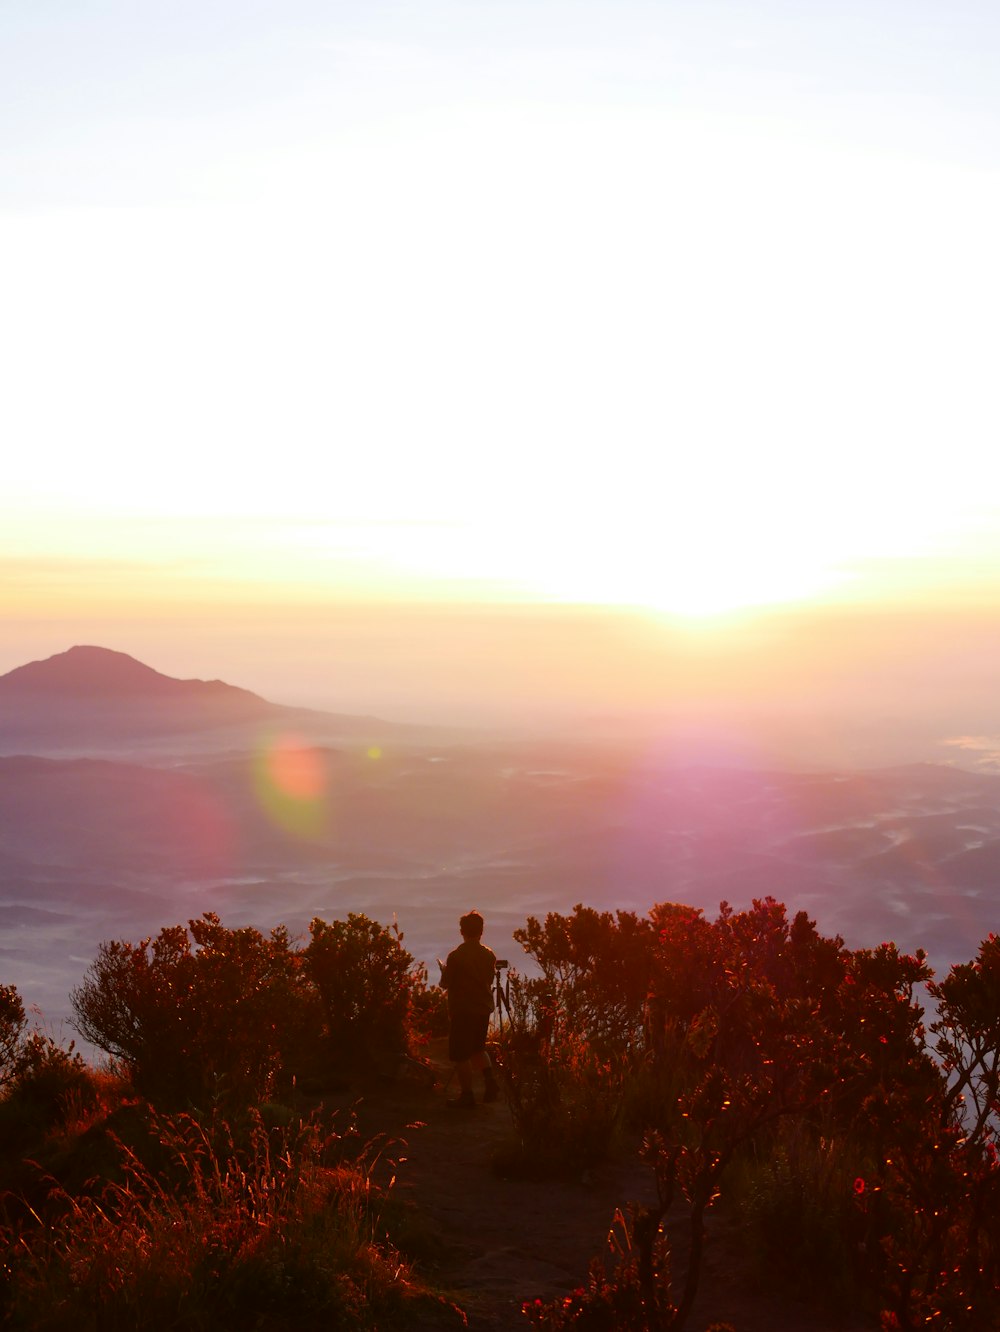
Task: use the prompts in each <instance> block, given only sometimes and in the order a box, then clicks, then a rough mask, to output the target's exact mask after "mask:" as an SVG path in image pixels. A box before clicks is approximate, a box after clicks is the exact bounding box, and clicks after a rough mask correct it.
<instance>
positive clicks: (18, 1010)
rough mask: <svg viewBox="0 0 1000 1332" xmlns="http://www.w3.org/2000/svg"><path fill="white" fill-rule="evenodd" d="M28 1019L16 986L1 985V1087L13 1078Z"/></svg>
mask: <svg viewBox="0 0 1000 1332" xmlns="http://www.w3.org/2000/svg"><path fill="white" fill-rule="evenodd" d="M26 1023H27V1018H26V1017H25V1015H24V1004H23V1003H22V1002H21V996H20V995H19V994H18V992H17V987H16V986H14V985H0V1087H3V1085H4V1083H5V1082H7V1081H8V1079H9V1078H10V1077H12V1076H13V1073H14V1070H15V1067H16V1061H17V1053H18V1050H19V1049H20V1047H21V1038H22V1036H23V1035H24V1028H25V1025H26Z"/></svg>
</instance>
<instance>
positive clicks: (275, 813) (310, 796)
mask: <svg viewBox="0 0 1000 1332" xmlns="http://www.w3.org/2000/svg"><path fill="white" fill-rule="evenodd" d="M328 785H329V784H328V780H327V765H326V759H325V757H324V755H323V753H322V751H321V750H318V749H315V748H314V747H312V746H311V745H307V744H304V743H303V742H302V741H301V740H300V739H299V738H298V737H297V736H294V735H279V736H276V737H275V738H274V739H273V740H271V741H270V743H268V744H266V745H265V746H264V747H263V749H262V750H261V751H260V753H259V754H258V755H257V758H256V761H255V763H254V789H255V790H256V793H257V799H258V801H259V802H260V805H261V808H262V809H263V810H264V812H265V814H266V815H267V816H268V818H269V819H270V820H271V821H272V823H275V824H277V825H278V827H280V828H283V829H284V830H285V831H286V832H289V833H293V834H294V835H295V836H297V837H319V836H321V835H322V834H323V833H324V832H325V831H326V829H327V826H328V823H329V801H328V798H327V793H328Z"/></svg>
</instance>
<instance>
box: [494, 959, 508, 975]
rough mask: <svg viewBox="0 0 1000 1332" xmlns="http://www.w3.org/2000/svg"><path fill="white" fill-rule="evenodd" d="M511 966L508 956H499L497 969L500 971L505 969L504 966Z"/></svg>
mask: <svg viewBox="0 0 1000 1332" xmlns="http://www.w3.org/2000/svg"><path fill="white" fill-rule="evenodd" d="M509 966H510V963H509V962H508V961H507V959H506V958H499V957H498V958H497V962H496V970H497V972H498V973H499V972H501V971H503V969H504V967H509Z"/></svg>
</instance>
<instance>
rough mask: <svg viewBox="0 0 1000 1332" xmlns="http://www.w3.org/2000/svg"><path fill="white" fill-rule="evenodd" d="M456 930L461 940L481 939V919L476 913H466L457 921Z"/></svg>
mask: <svg viewBox="0 0 1000 1332" xmlns="http://www.w3.org/2000/svg"><path fill="white" fill-rule="evenodd" d="M458 928H459V929H460V930H461V931H462V938H463V939H481V938H482V937H483V918H482V916H481V915H480V913H479V912H478V911H467V912H466V913H465V915H464V916H463V917H462V918H461V920H459V922H458Z"/></svg>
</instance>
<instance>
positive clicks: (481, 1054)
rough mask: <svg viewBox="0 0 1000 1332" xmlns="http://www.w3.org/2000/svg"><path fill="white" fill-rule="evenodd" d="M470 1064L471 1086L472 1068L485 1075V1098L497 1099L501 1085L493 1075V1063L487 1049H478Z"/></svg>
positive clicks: (470, 1082)
mask: <svg viewBox="0 0 1000 1332" xmlns="http://www.w3.org/2000/svg"><path fill="white" fill-rule="evenodd" d="M469 1066H470V1074H469V1085H470V1087H471V1085H472V1072H471V1070H473V1069H474V1070H475V1071H476V1072H477V1073H482V1075H483V1088H484V1090H483V1100H484V1101H495V1100H496V1099H497V1097H498V1096H499V1095H500V1086H499V1083H498V1082H497V1080H496V1078H495V1077H494V1075H493V1065H492V1064H491V1063H490V1057H489V1055H488V1054H487V1053H486V1051H485V1050H477V1051H476V1053H475V1054H474V1055H473V1056H472V1058H471V1059H470V1060H469Z"/></svg>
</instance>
